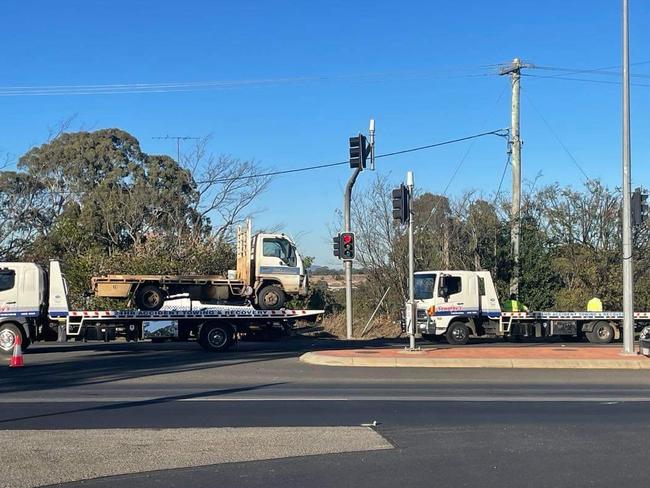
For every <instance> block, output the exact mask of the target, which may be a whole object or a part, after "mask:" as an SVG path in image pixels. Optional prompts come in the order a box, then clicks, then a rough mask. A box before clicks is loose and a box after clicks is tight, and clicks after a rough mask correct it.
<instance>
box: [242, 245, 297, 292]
mask: <svg viewBox="0 0 650 488" xmlns="http://www.w3.org/2000/svg"><path fill="white" fill-rule="evenodd" d="M253 241H254V244H253V245H254V248H255V252H254V253H253V254H252V258H253V260H254V261H255V269H254V281H255V283H254V285H253V287H254V288H255V289H258V290H261V289H262V287H263V286H264V284H273V283H275V284H277V285H278V286H279V287H280V288H281V289H282V290H284V293H285V294H286V295H289V296H294V295H301V296H303V295H306V294H307V285H308V284H307V272H306V270H305V266H304V264H303V261H302V257H301V256H300V253H299V252H298V247H297V246H296V243H295V242H294V241H293V240H292V239H291V238H290V237H289V236H288V235H286V234H266V233H260V234H257V235H256V236H255V237H254V239H253ZM264 298H265V297H262V296H260V298H259V299H260V300H264ZM269 298H270V297H269Z"/></svg>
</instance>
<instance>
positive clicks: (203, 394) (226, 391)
mask: <svg viewBox="0 0 650 488" xmlns="http://www.w3.org/2000/svg"><path fill="white" fill-rule="evenodd" d="M284 384H285V383H284V382H278V383H268V384H264V385H255V386H242V387H238V388H221V389H217V390H208V391H199V392H194V393H187V394H184V395H171V396H166V397H160V398H151V399H147V400H135V401H124V402H116V403H110V404H108V405H96V406H93V407H84V408H75V409H70V410H62V411H57V412H50V413H43V414H37V415H27V416H23V417H13V418H5V419H2V420H0V425H1V424H6V423H10V422H16V421H19V420H32V419H37V418H44V417H54V416H57V415H67V414H72V413H81V412H92V411H98V412H101V411H106V410H119V409H125V408H132V407H141V406H147V405H155V404H161V403H168V402H175V401H179V400H193V399H200V398H209V397H215V396H221V395H230V394H232V393H242V392H245V391H255V390H259V389H262V388H268V387H273V386H279V385H284Z"/></svg>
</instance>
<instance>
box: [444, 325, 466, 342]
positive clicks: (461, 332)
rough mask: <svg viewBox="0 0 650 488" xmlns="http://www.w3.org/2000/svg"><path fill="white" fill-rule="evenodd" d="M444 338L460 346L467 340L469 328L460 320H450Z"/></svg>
mask: <svg viewBox="0 0 650 488" xmlns="http://www.w3.org/2000/svg"><path fill="white" fill-rule="evenodd" d="M445 338H446V339H447V342H448V343H449V344H452V345H454V346H462V345H463V344H467V341H469V329H468V328H467V326H466V325H465V324H463V323H462V322H452V323H451V324H450V325H449V327H448V328H447V332H446V333H445Z"/></svg>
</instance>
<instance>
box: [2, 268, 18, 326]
mask: <svg viewBox="0 0 650 488" xmlns="http://www.w3.org/2000/svg"><path fill="white" fill-rule="evenodd" d="M17 282H18V280H17V279H16V270H15V269H10V268H0V316H6V315H13V314H15V313H16V304H17V302H18V286H17Z"/></svg>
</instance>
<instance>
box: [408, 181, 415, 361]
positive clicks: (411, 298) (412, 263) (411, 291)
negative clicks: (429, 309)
mask: <svg viewBox="0 0 650 488" xmlns="http://www.w3.org/2000/svg"><path fill="white" fill-rule="evenodd" d="M406 186H407V187H408V190H409V307H410V310H411V323H410V324H409V349H410V350H414V349H415V334H416V332H417V310H416V307H415V276H414V274H413V273H414V272H415V253H414V252H413V205H412V203H413V186H414V184H413V172H412V171H409V172H408V173H406Z"/></svg>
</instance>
